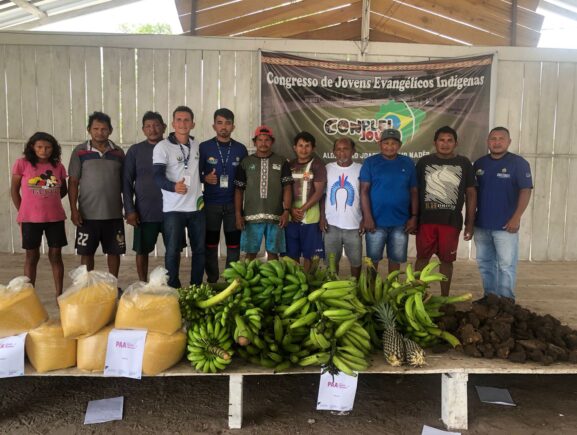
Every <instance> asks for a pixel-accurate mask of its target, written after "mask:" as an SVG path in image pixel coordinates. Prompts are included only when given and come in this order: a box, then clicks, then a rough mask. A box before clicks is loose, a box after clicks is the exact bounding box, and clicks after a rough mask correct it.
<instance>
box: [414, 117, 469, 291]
mask: <svg viewBox="0 0 577 435" xmlns="http://www.w3.org/2000/svg"><path fill="white" fill-rule="evenodd" d="M434 143H435V150H436V152H435V154H430V155H428V156H425V157H422V158H421V159H420V160H419V162H418V163H417V181H418V186H419V227H418V231H417V262H416V264H415V269H416V270H421V269H422V268H423V267H424V266H425V265H426V264H427V263H428V262H429V260H430V259H431V257H432V256H433V254H436V255H437V257H439V260H440V261H441V267H440V272H441V273H443V274H444V275H445V276H446V277H447V278H448V280H447V281H443V282H441V294H442V295H443V296H448V295H449V290H450V288H451V278H452V276H453V262H454V261H455V260H456V258H457V247H458V245H459V234H460V232H461V229H462V227H463V216H462V209H463V204H464V203H466V207H465V234H464V237H463V238H464V240H471V238H472V237H473V228H474V224H475V209H476V208H477V191H476V189H475V173H474V171H473V166H472V165H471V162H470V161H469V159H468V158H467V157H464V156H460V155H458V154H457V153H456V152H455V149H456V147H457V132H456V131H455V130H453V129H452V128H451V127H448V126H445V127H441V128H439V129H438V130H437V131H436V132H435V137H434ZM465 199H466V201H465Z"/></svg>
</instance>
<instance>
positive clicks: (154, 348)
mask: <svg viewBox="0 0 577 435" xmlns="http://www.w3.org/2000/svg"><path fill="white" fill-rule="evenodd" d="M185 347H186V334H185V333H184V332H182V331H177V332H175V333H174V334H172V335H165V334H159V333H157V332H149V333H147V334H146V343H145V344H144V356H143V358H142V373H144V374H145V375H157V374H159V373H161V372H163V371H165V370H167V369H169V368H171V367H172V366H173V365H175V364H176V363H177V362H179V361H180V360H181V359H182V356H183V355H184V349H185Z"/></svg>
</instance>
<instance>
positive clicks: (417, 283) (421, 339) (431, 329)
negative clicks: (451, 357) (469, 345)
mask: <svg viewBox="0 0 577 435" xmlns="http://www.w3.org/2000/svg"><path fill="white" fill-rule="evenodd" d="M439 264H440V263H439V262H438V261H432V262H430V263H429V264H427V265H426V266H425V267H424V268H423V270H422V271H420V272H413V270H412V266H411V264H410V263H409V264H407V267H406V270H405V273H404V274H405V280H404V281H401V280H399V277H400V275H401V273H400V272H399V271H395V272H392V273H390V274H389V275H388V277H387V279H386V281H387V282H388V283H389V284H390V285H389V286H388V287H387V290H386V291H384V293H383V301H384V302H385V303H388V304H389V305H390V306H391V307H392V308H393V309H394V310H395V312H396V316H397V322H398V325H399V329H400V331H401V333H403V335H405V336H407V337H409V338H410V339H412V340H413V341H415V342H416V343H417V344H419V345H420V346H423V347H429V346H433V345H435V344H438V343H440V342H441V341H443V340H444V341H446V342H448V343H449V344H451V346H453V347H456V346H459V345H460V344H461V343H460V342H459V340H458V339H457V338H456V337H455V336H454V335H451V334H450V333H448V332H446V331H442V330H441V329H439V328H438V327H437V325H436V324H435V322H434V321H433V319H434V318H436V317H440V316H442V315H443V313H442V312H441V311H440V308H441V307H442V306H443V305H445V304H450V303H457V302H465V301H468V300H470V299H471V298H472V295H471V293H466V294H463V295H461V296H453V297H444V296H432V295H431V294H430V293H428V292H427V291H426V290H427V288H428V287H429V285H430V284H431V283H433V282H438V281H444V280H446V279H447V278H446V277H445V275H443V274H441V273H438V272H435V269H436V268H437V267H438V266H439ZM377 275H378V274H377Z"/></svg>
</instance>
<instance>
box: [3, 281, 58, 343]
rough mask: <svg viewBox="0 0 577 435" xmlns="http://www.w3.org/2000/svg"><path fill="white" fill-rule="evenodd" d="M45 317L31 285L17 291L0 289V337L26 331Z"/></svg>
mask: <svg viewBox="0 0 577 435" xmlns="http://www.w3.org/2000/svg"><path fill="white" fill-rule="evenodd" d="M47 319H48V313H47V312H46V309H45V308H44V306H43V305H42V303H41V302H40V299H38V295H37V294H36V292H35V291H34V287H32V285H30V284H28V285H27V286H25V287H22V289H21V290H19V291H9V290H4V291H2V290H0V338H1V337H8V336H11V335H17V334H21V333H23V332H27V331H28V330H30V329H33V328H36V327H37V326H38V325H40V324H41V323H43V322H45V321H46V320H47Z"/></svg>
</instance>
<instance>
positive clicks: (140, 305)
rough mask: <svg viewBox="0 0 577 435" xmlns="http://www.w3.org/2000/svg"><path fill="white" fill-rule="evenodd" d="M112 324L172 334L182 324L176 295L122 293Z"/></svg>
mask: <svg viewBox="0 0 577 435" xmlns="http://www.w3.org/2000/svg"><path fill="white" fill-rule="evenodd" d="M114 326H115V328H119V329H147V330H148V332H159V333H161V334H166V335H170V334H173V333H174V332H176V331H178V330H179V329H180V328H181V326H182V320H181V317H180V307H179V305H178V296H176V295H172V294H164V293H161V294H155V293H132V294H124V295H122V297H121V298H120V302H119V303H118V311H117V312H116V321H115V323H114Z"/></svg>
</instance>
